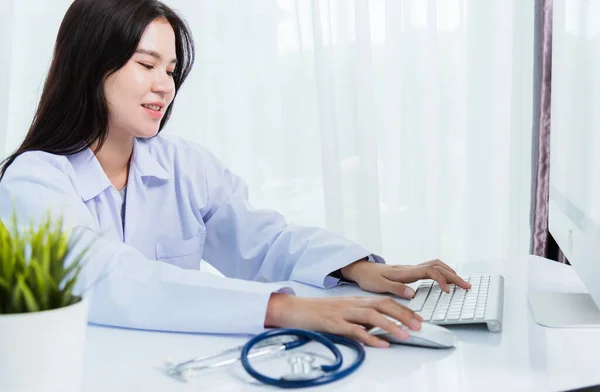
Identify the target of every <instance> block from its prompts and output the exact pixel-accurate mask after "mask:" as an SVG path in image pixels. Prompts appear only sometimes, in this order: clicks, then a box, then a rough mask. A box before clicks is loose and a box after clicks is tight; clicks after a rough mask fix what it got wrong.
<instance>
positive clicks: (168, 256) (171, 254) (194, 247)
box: [156, 231, 206, 270]
mask: <svg viewBox="0 0 600 392" xmlns="http://www.w3.org/2000/svg"><path fill="white" fill-rule="evenodd" d="M205 241H206V231H201V232H199V233H198V235H197V236H196V237H193V238H189V239H186V240H182V239H175V238H165V239H162V240H159V241H158V242H157V243H156V259H157V260H160V261H164V262H165V263H169V264H173V265H176V266H178V267H181V268H184V269H195V270H197V269H200V261H201V260H202V250H203V248H204V242H205Z"/></svg>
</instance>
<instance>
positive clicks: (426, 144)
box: [0, 0, 534, 263]
mask: <svg viewBox="0 0 600 392" xmlns="http://www.w3.org/2000/svg"><path fill="white" fill-rule="evenodd" d="M12 3H13V8H14V9H13V11H12V14H13V18H12V22H13V34H12V38H11V39H10V41H11V42H12V49H11V50H12V61H11V62H10V63H11V64H12V67H11V68H10V70H9V71H10V77H9V79H10V88H8V89H5V91H2V94H8V96H9V97H10V99H9V101H10V102H9V105H8V107H9V109H8V111H7V120H6V123H7V124H8V127H7V128H6V130H4V131H3V132H4V134H3V135H2V136H4V137H3V138H2V139H3V140H0V146H1V145H2V144H1V143H2V142H5V153H7V152H10V151H12V149H14V148H15V147H16V145H17V144H18V142H19V141H20V138H22V136H23V134H24V132H25V131H26V128H27V125H28V123H29V121H30V116H31V113H32V112H33V108H32V105H33V104H34V100H35V99H36V98H37V94H39V88H40V87H41V81H42V78H43V75H44V73H45V69H46V67H47V64H48V62H49V56H50V53H51V46H52V40H53V38H54V37H53V34H55V32H56V29H57V27H58V23H60V19H61V17H62V15H63V13H64V10H65V9H66V7H67V6H68V4H69V1H62V0H61V1H53V5H54V6H53V7H52V11H51V12H52V15H51V16H50V17H48V18H44V19H45V20H44V22H43V23H41V21H40V20H37V21H36V20H35V19H32V18H31V16H30V15H29V13H31V12H34V9H35V8H36V7H42V8H43V7H46V8H50V7H49V6H46V5H44V4H45V3H44V1H42V0H30V1H28V2H21V1H13V2H12ZM26 3H27V4H29V5H25V4H26ZM31 3H34V5H31ZM58 3H60V4H61V5H62V7H57V6H56V5H57V4H58ZM166 3H167V4H169V5H171V6H172V7H174V8H176V9H178V10H179V11H180V13H181V14H182V15H183V16H184V17H185V18H186V20H187V21H188V23H189V25H190V27H191V29H192V31H193V34H194V37H195V40H196V44H197V62H196V66H195V68H194V70H193V72H192V74H191V76H190V78H189V79H188V81H187V82H186V84H185V85H184V87H183V89H182V90H181V92H180V95H179V96H178V98H177V102H176V106H175V110H174V113H173V117H172V119H171V122H170V123H169V125H168V127H167V129H166V130H165V132H169V133H174V134H179V135H182V136H184V137H186V138H189V139H191V140H194V141H196V142H199V143H201V144H203V145H204V146H206V147H207V148H209V149H210V150H212V151H213V152H214V153H216V155H217V156H218V157H219V158H220V159H221V160H223V161H224V162H225V163H226V164H227V165H228V166H229V167H230V168H231V169H232V170H233V171H234V172H236V173H237V174H239V175H240V176H242V177H243V178H244V179H245V180H246V182H247V183H248V185H249V193H250V200H251V202H252V203H253V204H254V205H255V206H256V207H260V208H272V209H276V210H278V211H280V212H281V213H283V214H284V215H285V216H286V217H287V218H288V219H289V220H290V221H292V222H294V223H298V224H305V225H315V226H324V227H327V228H329V229H331V230H333V231H335V232H337V233H339V234H342V235H344V236H347V237H348V238H350V239H353V240H355V241H357V242H358V243H360V244H362V245H363V246H365V247H367V248H369V249H371V250H372V251H374V252H377V253H380V254H382V255H384V256H385V257H386V258H387V259H388V260H389V262H391V263H413V262H414V263H416V262H421V261H424V260H427V259H431V258H441V259H444V260H446V261H449V262H451V263H453V262H462V261H466V260H473V259H494V258H500V257H506V256H510V255H512V254H517V253H521V254H523V253H529V251H530V249H529V246H530V233H531V230H530V204H531V176H532V173H531V170H532V169H531V167H532V162H531V159H532V151H531V148H532V144H531V142H532V140H531V139H532V120H533V112H532V108H533V106H532V101H533V91H532V89H533V38H534V23H533V21H534V2H533V1H522V0H497V1H491V0H490V1H481V0H312V1H311V0H252V1H245V0H204V1H201V0H196V1H189V0H167V1H166ZM24 32H27V34H24ZM0 42H2V41H0ZM3 45H4V43H3ZM3 53H5V51H4V50H3ZM1 66H2V67H5V65H1ZM22 67H25V69H23V68H22ZM27 67H30V69H29V71H27V69H28V68H27ZM32 67H35V75H31V74H30V73H32V72H34V70H33V68H32ZM3 73H4V69H3ZM0 87H1V86H0ZM0 103H4V101H3V100H0ZM1 110H2V109H1V108H0V114H1V113H2V111H1ZM5 110H6V109H5ZM0 120H2V117H0Z"/></svg>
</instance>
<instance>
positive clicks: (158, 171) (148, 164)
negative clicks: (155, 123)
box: [133, 139, 171, 180]
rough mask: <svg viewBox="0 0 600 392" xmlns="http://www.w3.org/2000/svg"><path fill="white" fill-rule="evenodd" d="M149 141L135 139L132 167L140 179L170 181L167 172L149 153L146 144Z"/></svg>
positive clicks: (149, 140)
mask: <svg viewBox="0 0 600 392" xmlns="http://www.w3.org/2000/svg"><path fill="white" fill-rule="evenodd" d="M151 141H152V139H143V140H142V139H135V143H134V146H133V166H134V167H135V168H136V170H137V171H138V173H139V174H140V176H141V177H142V178H143V177H154V178H158V179H160V180H170V179H171V176H170V175H169V172H167V171H166V170H165V168H163V167H162V166H161V165H160V163H158V161H157V160H156V158H155V157H154V156H153V155H152V154H151V153H150V150H149V148H148V144H149V143H150V142H151Z"/></svg>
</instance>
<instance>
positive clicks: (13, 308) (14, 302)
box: [8, 283, 23, 313]
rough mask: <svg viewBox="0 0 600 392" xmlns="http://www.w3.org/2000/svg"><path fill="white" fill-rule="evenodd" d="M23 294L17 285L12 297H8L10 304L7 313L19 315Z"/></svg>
mask: <svg viewBox="0 0 600 392" xmlns="http://www.w3.org/2000/svg"><path fill="white" fill-rule="evenodd" d="M22 304H23V293H22V291H21V286H20V285H19V284H18V283H17V284H16V285H15V286H14V288H13V292H12V295H10V303H9V306H8V313H21V309H23V306H22Z"/></svg>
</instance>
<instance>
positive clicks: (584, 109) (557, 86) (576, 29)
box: [529, 0, 600, 327]
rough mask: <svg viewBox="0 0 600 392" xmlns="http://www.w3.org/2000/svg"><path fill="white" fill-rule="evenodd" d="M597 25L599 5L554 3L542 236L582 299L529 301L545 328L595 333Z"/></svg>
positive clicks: (554, 296)
mask: <svg viewBox="0 0 600 392" xmlns="http://www.w3.org/2000/svg"><path fill="white" fill-rule="evenodd" d="M598 20H600V2H595V1H581V0H572V1H571V0H555V1H554V9H553V37H552V40H553V47H552V103H551V106H552V109H551V131H550V135H551V137H550V143H551V144H550V201H549V229H550V234H552V236H553V237H554V239H555V240H556V242H557V243H558V245H559V247H560V248H561V250H562V251H563V253H564V254H565V256H566V257H567V259H568V260H569V263H570V264H571V265H572V267H573V268H574V270H575V272H576V273H577V275H578V276H579V278H581V280H582V281H583V283H584V285H585V287H586V289H587V291H588V293H589V294H582V293H539V292H536V293H530V297H529V301H530V305H531V310H532V313H533V316H534V318H535V319H536V321H538V322H539V323H540V324H544V325H548V326H552V327H592V326H594V327H600V310H599V308H600V25H599V24H598ZM542 278H543V277H542Z"/></svg>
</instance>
